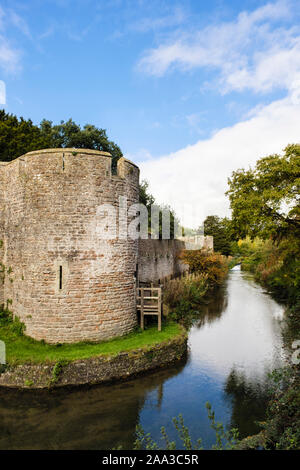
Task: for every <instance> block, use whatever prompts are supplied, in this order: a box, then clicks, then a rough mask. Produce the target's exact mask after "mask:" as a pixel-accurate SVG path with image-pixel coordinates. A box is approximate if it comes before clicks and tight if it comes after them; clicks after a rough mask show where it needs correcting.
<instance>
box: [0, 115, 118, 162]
mask: <svg viewBox="0 0 300 470" xmlns="http://www.w3.org/2000/svg"><path fill="white" fill-rule="evenodd" d="M62 147H63V148H68V147H69V148H87V149H94V150H102V151H104V152H109V153H111V155H112V157H113V158H112V160H113V168H115V167H116V163H117V161H118V159H119V158H120V157H122V155H123V154H122V151H121V149H120V147H119V146H118V145H116V144H115V143H114V142H112V141H110V140H109V139H108V137H107V134H106V131H105V129H100V128H98V127H96V126H94V125H92V124H86V125H85V126H84V127H83V128H81V127H80V125H78V124H76V123H75V122H74V121H72V119H69V120H68V121H66V122H64V121H61V123H60V124H57V125H53V123H52V121H48V120H46V119H44V120H43V121H42V122H41V124H40V126H36V125H34V124H33V123H32V121H31V120H30V119H28V120H25V119H23V118H22V117H21V118H20V119H18V118H17V117H16V116H14V115H12V114H7V113H6V112H5V111H4V110H0V160H1V161H11V160H14V159H15V158H17V157H19V156H20V155H23V154H24V153H26V152H30V151H33V150H40V149H44V148H62Z"/></svg>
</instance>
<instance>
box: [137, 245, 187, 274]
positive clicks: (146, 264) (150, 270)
mask: <svg viewBox="0 0 300 470" xmlns="http://www.w3.org/2000/svg"><path fill="white" fill-rule="evenodd" d="M184 249H185V243H184V242H183V241H180V240H151V239H149V240H139V256H138V280H139V282H141V283H143V282H144V283H147V282H153V283H159V282H160V281H162V280H163V279H165V278H168V277H175V276H178V275H180V274H182V273H183V272H185V271H186V270H187V269H188V266H187V265H185V264H183V263H181V262H180V260H179V259H178V255H179V254H180V253H181V252H182V251H183V250H184Z"/></svg>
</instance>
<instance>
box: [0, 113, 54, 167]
mask: <svg viewBox="0 0 300 470" xmlns="http://www.w3.org/2000/svg"><path fill="white" fill-rule="evenodd" d="M47 147H51V140H50V139H49V137H48V136H47V135H45V134H44V133H43V132H42V130H41V129H40V128H39V127H38V126H35V125H34V124H33V122H32V121H31V120H30V119H28V120H25V119H23V118H22V117H21V118H20V119H18V118H17V117H16V116H14V115H13V114H8V113H6V112H5V111H4V110H0V161H4V162H8V161H11V160H13V159H14V158H17V157H19V156H20V155H23V154H24V153H26V152H30V151H33V150H38V149H44V148H47Z"/></svg>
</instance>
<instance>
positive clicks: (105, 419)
mask: <svg viewBox="0 0 300 470" xmlns="http://www.w3.org/2000/svg"><path fill="white" fill-rule="evenodd" d="M184 365H185V363H184V361H183V362H180V363H178V364H175V365H173V366H171V367H169V368H168V369H163V370H160V371H157V372H155V373H154V374H148V375H146V376H143V377H139V378H136V379H135V380H130V381H127V382H123V383H119V384H113V385H107V386H99V387H92V388H89V389H88V388H81V389H73V390H66V389H65V390H55V391H40V392H34V391H23V392H17V391H12V390H10V391H8V390H0V416H1V419H0V449H111V448H116V447H118V446H120V445H122V447H123V448H125V449H128V448H129V449H130V448H132V444H133V441H134V433H135V428H136V425H137V424H138V422H139V413H140V411H141V409H142V407H143V405H144V403H145V400H146V398H147V395H148V394H149V392H151V391H153V390H155V389H157V401H156V406H158V407H160V405H161V403H162V397H163V384H164V382H165V381H166V380H168V379H170V378H171V377H174V376H176V375H177V374H179V373H180V372H181V371H182V369H183V367H184Z"/></svg>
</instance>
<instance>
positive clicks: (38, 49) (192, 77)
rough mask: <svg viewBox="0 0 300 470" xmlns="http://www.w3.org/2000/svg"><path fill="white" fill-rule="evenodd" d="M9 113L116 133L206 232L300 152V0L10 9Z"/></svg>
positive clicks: (2, 20)
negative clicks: (250, 180)
mask: <svg viewBox="0 0 300 470" xmlns="http://www.w3.org/2000/svg"><path fill="white" fill-rule="evenodd" d="M0 107H4V109H5V110H6V111H7V112H9V113H13V114H16V115H18V116H23V117H24V118H31V119H32V120H33V122H34V123H36V124H39V123H40V121H41V120H42V119H44V118H46V119H49V120H51V121H53V122H54V123H58V122H60V121H61V120H67V119H69V118H72V119H73V120H75V121H76V122H77V123H79V124H81V125H84V124H86V123H91V124H94V125H96V126H98V127H101V128H105V129H106V130H107V133H108V136H109V138H110V139H112V140H114V141H115V142H116V143H117V144H118V145H119V146H120V147H121V149H122V151H123V153H124V155H125V156H126V157H127V158H129V159H130V160H132V161H134V162H135V163H136V164H138V165H139V167H140V169H141V178H145V179H147V180H148V181H149V184H150V190H151V192H152V193H153V195H154V196H155V197H156V199H157V201H158V202H160V203H166V204H170V205H171V206H172V207H173V208H174V209H175V211H176V212H177V214H178V215H179V217H180V218H181V221H182V223H183V224H184V225H187V226H191V227H197V226H199V225H201V223H202V221H203V220H204V218H205V217H206V216H207V215H212V214H216V215H219V216H225V215H230V210H229V203H228V199H227V198H226V196H225V195H224V193H225V191H226V189H227V179H228V177H230V175H231V173H232V171H234V170H236V169H238V168H248V167H249V165H251V166H252V167H253V165H254V164H255V162H256V160H257V159H259V158H261V157H263V156H265V155H268V154H271V153H282V151H283V149H284V147H285V146H286V145H287V144H289V143H296V142H299V141H300V1H299V0H277V1H276V0H275V1H272V0H270V1H258V0H245V1H240V0H210V1H209V2H208V1H206V0H180V1H179V0H178V1H176V0H159V1H158V0H147V1H146V0H98V1H97V0H22V1H21V0H19V1H14V0H0Z"/></svg>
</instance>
